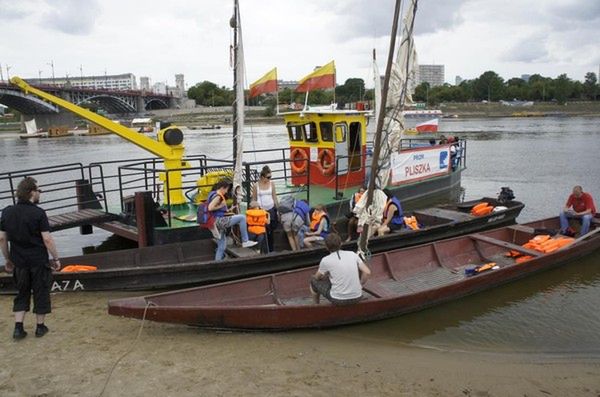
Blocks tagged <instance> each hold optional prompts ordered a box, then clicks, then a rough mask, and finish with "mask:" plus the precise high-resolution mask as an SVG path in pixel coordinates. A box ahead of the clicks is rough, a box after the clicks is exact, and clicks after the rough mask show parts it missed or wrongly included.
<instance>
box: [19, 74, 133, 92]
mask: <svg viewBox="0 0 600 397" xmlns="http://www.w3.org/2000/svg"><path fill="white" fill-rule="evenodd" d="M26 80H27V82H28V83H30V84H34V85H35V84H43V85H57V86H61V87H62V86H67V85H70V86H71V87H82V88H91V89H108V90H117V91H120V90H137V82H136V78H135V75H134V74H133V73H124V74H106V75H100V76H66V77H55V78H52V77H50V78H47V77H46V78H43V79H40V78H37V79H36V78H30V79H26Z"/></svg>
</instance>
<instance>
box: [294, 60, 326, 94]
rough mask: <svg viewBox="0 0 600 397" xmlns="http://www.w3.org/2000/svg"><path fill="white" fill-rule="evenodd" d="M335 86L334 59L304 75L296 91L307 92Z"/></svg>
mask: <svg viewBox="0 0 600 397" xmlns="http://www.w3.org/2000/svg"><path fill="white" fill-rule="evenodd" d="M334 87H335V61H331V62H329V63H328V64H327V65H325V66H321V67H320V68H318V69H317V70H315V71H314V72H312V73H311V74H309V75H308V76H306V77H304V78H303V79H302V80H300V82H299V83H298V87H296V92H308V91H310V90H318V89H320V88H334Z"/></svg>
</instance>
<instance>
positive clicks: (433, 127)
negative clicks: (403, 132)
mask: <svg viewBox="0 0 600 397" xmlns="http://www.w3.org/2000/svg"><path fill="white" fill-rule="evenodd" d="M438 122H439V119H432V120H427V121H425V122H423V123H420V124H417V126H416V127H415V129H416V130H417V132H419V133H424V132H438Z"/></svg>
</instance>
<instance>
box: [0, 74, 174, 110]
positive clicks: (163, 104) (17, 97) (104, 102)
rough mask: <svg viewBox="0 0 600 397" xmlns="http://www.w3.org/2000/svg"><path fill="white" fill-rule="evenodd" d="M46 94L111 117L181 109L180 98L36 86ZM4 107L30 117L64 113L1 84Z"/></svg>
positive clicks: (133, 92) (0, 91)
mask: <svg viewBox="0 0 600 397" xmlns="http://www.w3.org/2000/svg"><path fill="white" fill-rule="evenodd" d="M31 85H32V86H33V87H35V88H39V89H40V90H43V91H46V92H48V93H50V94H52V95H55V96H58V97H60V98H62V99H65V100H67V101H69V102H71V103H74V104H76V105H81V104H84V103H90V104H94V105H97V106H98V107H99V108H101V109H103V110H105V111H106V112H107V113H110V114H119V113H142V112H144V111H147V110H154V109H168V108H172V107H175V106H176V105H177V98H174V97H173V96H170V95H166V94H156V93H150V92H145V91H133V90H131V91H116V90H107V89H90V88H80V87H67V86H53V85H36V84H31ZM0 104H3V105H5V106H8V107H10V108H12V109H15V110H17V111H19V112H20V113H22V114H23V115H26V116H37V115H53V114H54V115H56V114H58V113H61V112H62V110H59V108H58V107H57V106H55V105H53V104H50V103H48V102H46V101H44V100H42V99H40V98H38V97H37V96H35V95H31V94H25V93H23V92H22V91H21V90H20V89H19V88H17V87H15V86H13V85H11V84H10V83H7V82H0Z"/></svg>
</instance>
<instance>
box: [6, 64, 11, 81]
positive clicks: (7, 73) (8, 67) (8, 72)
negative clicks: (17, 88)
mask: <svg viewBox="0 0 600 397" xmlns="http://www.w3.org/2000/svg"><path fill="white" fill-rule="evenodd" d="M10 69H12V68H11V67H10V66H8V64H6V80H8V81H10Z"/></svg>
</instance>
